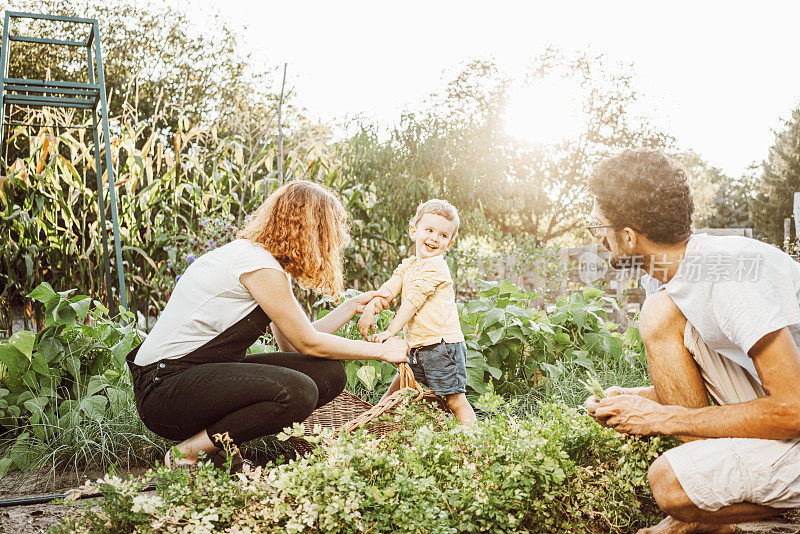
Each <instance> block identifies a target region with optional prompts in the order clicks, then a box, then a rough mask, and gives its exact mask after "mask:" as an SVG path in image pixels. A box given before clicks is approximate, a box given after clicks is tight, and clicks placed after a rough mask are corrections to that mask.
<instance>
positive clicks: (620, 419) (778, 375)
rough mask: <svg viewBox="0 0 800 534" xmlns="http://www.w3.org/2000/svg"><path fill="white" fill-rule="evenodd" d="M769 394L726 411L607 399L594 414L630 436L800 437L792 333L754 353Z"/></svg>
mask: <svg viewBox="0 0 800 534" xmlns="http://www.w3.org/2000/svg"><path fill="white" fill-rule="evenodd" d="M750 357H751V358H752V359H753V363H754V364H755V367H756V371H757V372H758V376H759V377H760V378H761V383H762V385H763V386H764V391H766V393H767V395H766V396H765V397H760V398H758V399H755V400H752V401H749V402H743V403H739V404H730V405H726V406H709V407H704V408H684V407H682V406H664V405H661V404H659V403H658V402H655V401H653V400H649V399H646V398H644V397H641V396H635V395H617V396H613V397H609V398H607V399H603V400H602V401H600V403H599V407H598V408H597V409H596V410H595V411H594V415H595V416H596V417H600V418H604V417H605V418H607V420H606V423H607V425H608V426H611V427H614V428H615V429H616V430H618V431H620V432H624V433H628V434H639V435H652V434H667V435H684V436H695V437H705V438H722V437H735V438H762V439H794V438H800V351H798V348H797V345H796V344H795V342H794V339H793V338H792V336H791V334H790V333H789V330H788V328H782V329H780V330H777V331H775V332H772V333H770V334H767V335H766V336H764V337H763V338H761V340H759V341H758V342H757V343H756V344H755V345H754V346H753V348H752V349H751V350H750Z"/></svg>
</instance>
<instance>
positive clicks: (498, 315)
mask: <svg viewBox="0 0 800 534" xmlns="http://www.w3.org/2000/svg"><path fill="white" fill-rule="evenodd" d="M503 317H505V313H504V312H503V310H499V309H497V308H493V309H491V310H489V311H488V312H486V314H485V315H484V316H483V329H484V330H488V329H489V327H490V326H492V325H494V324H497V323H499V322H501V321H502V320H503Z"/></svg>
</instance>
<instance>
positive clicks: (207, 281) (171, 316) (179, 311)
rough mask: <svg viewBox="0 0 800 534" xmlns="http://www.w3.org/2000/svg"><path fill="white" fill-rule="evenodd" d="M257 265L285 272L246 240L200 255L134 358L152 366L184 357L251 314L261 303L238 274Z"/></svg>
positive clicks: (273, 260) (253, 269)
mask: <svg viewBox="0 0 800 534" xmlns="http://www.w3.org/2000/svg"><path fill="white" fill-rule="evenodd" d="M258 269H275V270H277V271H281V272H282V273H284V274H286V271H284V270H283V268H282V267H281V265H280V264H279V263H278V260H276V259H275V258H274V257H273V256H272V254H270V253H269V252H268V251H267V250H266V249H264V248H262V247H260V246H258V245H256V244H255V243H253V242H251V241H248V240H246V239H237V240H235V241H232V242H230V243H228V244H227V245H223V246H221V247H219V248H217V249H214V250H212V251H210V252H207V253H206V254H203V255H202V256H200V257H199V258H197V259H196V260H195V261H194V262H193V263H192V264H191V265H189V268H188V269H186V272H185V273H183V275H182V276H181V278H180V280H178V283H177V284H175V289H174V290H173V291H172V295H171V296H170V298H169V301H168V302H167V305H166V307H165V308H164V311H163V312H162V313H161V316H160V317H159V318H158V321H157V322H156V325H155V327H153V330H152V331H151V332H150V334H149V335H148V336H147V339H145V341H144V342H143V343H142V345H141V347H140V348H139V352H138V354H137V355H136V360H135V361H134V363H135V364H136V365H148V364H150V363H153V362H157V361H159V360H165V359H175V358H180V357H181V356H185V355H187V354H189V353H190V352H192V351H194V350H196V349H199V348H200V347H202V346H203V345H205V344H206V343H207V342H209V341H211V340H212V339H214V338H215V337H216V336H218V335H219V334H221V333H222V332H224V331H225V330H227V329H228V328H230V327H231V326H233V325H234V324H236V323H237V322H239V321H240V320H241V319H243V318H244V317H245V316H247V314H249V313H250V312H252V311H253V310H254V309H255V307H256V306H258V303H257V302H256V300H255V299H254V298H253V296H252V295H251V294H250V292H249V291H248V290H247V288H245V287H244V286H243V285H242V283H241V282H240V281H239V277H240V276H241V275H243V274H245V273H249V272H252V271H257V270H258ZM286 276H287V278H288V276H289V275H288V274H286Z"/></svg>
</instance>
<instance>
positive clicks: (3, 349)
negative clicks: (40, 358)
mask: <svg viewBox="0 0 800 534" xmlns="http://www.w3.org/2000/svg"><path fill="white" fill-rule="evenodd" d="M0 363H2V364H3V365H5V366H6V369H8V376H9V377H10V378H11V380H13V381H18V380H19V379H20V378H21V377H22V375H23V373H25V371H27V369H28V364H29V363H30V360H29V359H28V357H27V356H25V355H24V354H22V353H21V352H20V351H18V350H17V349H16V348H15V347H12V346H11V345H8V344H3V345H0Z"/></svg>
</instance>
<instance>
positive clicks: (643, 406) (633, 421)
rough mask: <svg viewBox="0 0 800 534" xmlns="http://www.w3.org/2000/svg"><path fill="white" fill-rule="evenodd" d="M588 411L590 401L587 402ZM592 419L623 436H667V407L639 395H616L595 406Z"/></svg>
mask: <svg viewBox="0 0 800 534" xmlns="http://www.w3.org/2000/svg"><path fill="white" fill-rule="evenodd" d="M586 403H587V410H588V409H589V400H587V401H586ZM593 408H594V410H593V412H590V413H591V414H592V417H594V418H595V420H597V421H598V422H600V424H602V425H604V426H607V427H611V428H613V429H614V430H616V431H617V432H620V433H622V434H634V435H636V436H652V435H656V434H667V433H668V432H667V431H666V425H665V422H666V419H667V417H668V413H667V407H666V406H664V405H663V404H659V403H657V402H655V401H652V400H649V399H646V398H644V397H640V396H638V395H627V394H624V393H623V394H616V395H613V396H611V397H608V398H605V399H603V400H601V401H600V403H599V405H598V406H596V407H595V406H593Z"/></svg>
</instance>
